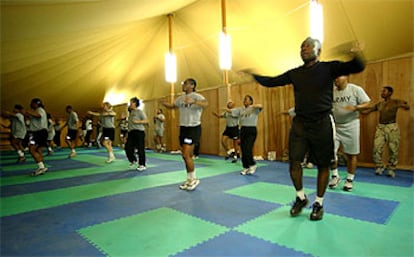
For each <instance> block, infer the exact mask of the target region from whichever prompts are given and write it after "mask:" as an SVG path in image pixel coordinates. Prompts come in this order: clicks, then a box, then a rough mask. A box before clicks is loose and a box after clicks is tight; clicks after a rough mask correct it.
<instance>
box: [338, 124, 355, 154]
mask: <svg viewBox="0 0 414 257" xmlns="http://www.w3.org/2000/svg"><path fill="white" fill-rule="evenodd" d="M335 127H336V130H335V132H336V136H335V153H336V152H337V151H338V149H339V146H340V145H342V150H343V152H344V153H346V154H352V155H357V154H359V151H360V145H359V135H360V133H359V127H360V126H359V119H357V120H354V121H351V122H349V123H344V124H335Z"/></svg>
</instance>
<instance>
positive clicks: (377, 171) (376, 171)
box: [375, 168, 384, 176]
mask: <svg viewBox="0 0 414 257" xmlns="http://www.w3.org/2000/svg"><path fill="white" fill-rule="evenodd" d="M383 171H384V168H376V169H375V175H378V176H381V175H382V172H383Z"/></svg>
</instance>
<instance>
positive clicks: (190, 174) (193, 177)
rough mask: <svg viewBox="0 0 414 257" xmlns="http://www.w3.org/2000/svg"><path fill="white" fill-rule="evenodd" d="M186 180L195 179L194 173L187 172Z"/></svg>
mask: <svg viewBox="0 0 414 257" xmlns="http://www.w3.org/2000/svg"><path fill="white" fill-rule="evenodd" d="M187 178H188V179H195V178H196V172H195V171H192V172H187Z"/></svg>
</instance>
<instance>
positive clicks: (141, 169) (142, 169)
mask: <svg viewBox="0 0 414 257" xmlns="http://www.w3.org/2000/svg"><path fill="white" fill-rule="evenodd" d="M146 169H147V167H145V166H144V165H139V166H138V168H137V171H144V170H146Z"/></svg>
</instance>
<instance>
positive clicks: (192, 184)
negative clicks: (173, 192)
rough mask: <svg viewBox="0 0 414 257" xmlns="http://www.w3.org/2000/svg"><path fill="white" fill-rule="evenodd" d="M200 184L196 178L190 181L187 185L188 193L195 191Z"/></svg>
mask: <svg viewBox="0 0 414 257" xmlns="http://www.w3.org/2000/svg"><path fill="white" fill-rule="evenodd" d="M198 184H200V180H199V179H197V178H195V179H190V181H189V183H188V184H187V188H186V189H185V190H187V191H193V190H194V189H195V188H196V187H197V186H198Z"/></svg>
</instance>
